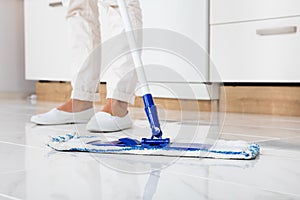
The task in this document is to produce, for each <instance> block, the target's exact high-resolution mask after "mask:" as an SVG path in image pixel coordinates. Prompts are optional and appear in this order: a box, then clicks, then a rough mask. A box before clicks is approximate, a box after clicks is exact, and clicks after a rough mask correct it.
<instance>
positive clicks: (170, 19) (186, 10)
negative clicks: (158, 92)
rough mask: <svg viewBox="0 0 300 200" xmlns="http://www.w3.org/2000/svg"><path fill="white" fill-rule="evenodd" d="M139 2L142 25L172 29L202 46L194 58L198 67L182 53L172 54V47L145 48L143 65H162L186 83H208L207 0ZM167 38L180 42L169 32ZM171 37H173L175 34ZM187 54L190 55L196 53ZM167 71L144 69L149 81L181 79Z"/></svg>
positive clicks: (143, 0)
mask: <svg viewBox="0 0 300 200" xmlns="http://www.w3.org/2000/svg"><path fill="white" fill-rule="evenodd" d="M141 5H142V11H143V23H144V28H154V29H163V30H169V31H172V32H174V34H175V35H176V34H181V35H183V36H185V37H187V38H189V39H190V40H191V41H193V43H194V44H195V45H198V46H199V49H201V50H200V51H199V52H197V54H198V56H197V61H198V63H200V64H198V66H192V65H191V63H189V62H194V61H192V60H185V59H184V58H183V57H181V56H184V55H175V54H172V49H156V50H155V49H154V50H151V49H150V50H149V49H148V50H145V51H144V52H143V61H144V64H145V65H146V66H147V65H158V66H159V65H162V66H165V67H166V68H165V69H167V68H169V69H170V70H171V71H173V72H174V74H178V75H180V76H182V78H183V79H184V80H185V81H187V82H197V83H200V82H207V81H208V64H207V63H208V60H207V58H208V56H207V50H208V1H207V0H200V1H199V0H141ZM170 37H171V38H170ZM170 37H169V38H165V39H166V40H169V41H171V42H173V43H174V44H176V43H178V44H180V42H182V41H177V40H174V39H173V37H172V35H170ZM174 38H176V36H175V37H174ZM153 40H155V38H153ZM182 43H184V42H182ZM154 44H155V42H154ZM174 46H175V45H174ZM183 46H184V44H183ZM154 48H155V46H154ZM190 49H192V48H190ZM199 49H198V50H199ZM164 50H167V51H164ZM168 51H169V52H168ZM190 53H191V54H193V53H196V52H190ZM187 59H189V58H187ZM195 68H196V70H195ZM167 71H168V70H162V71H161V72H159V73H158V72H157V70H151V69H147V68H146V73H147V77H148V80H149V81H153V82H182V80H178V78H177V77H176V76H172V72H171V73H168V72H167ZM198 71H200V72H201V75H200V74H198Z"/></svg>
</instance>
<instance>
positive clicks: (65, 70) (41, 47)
mask: <svg viewBox="0 0 300 200" xmlns="http://www.w3.org/2000/svg"><path fill="white" fill-rule="evenodd" d="M24 8H25V11H24V12H25V63H26V79H29V80H53V81H68V80H70V79H71V76H72V73H70V72H74V70H75V69H72V67H71V66H70V65H69V60H70V58H69V55H68V44H67V24H66V21H65V12H66V8H65V7H62V6H60V4H55V3H54V4H51V1H48V0H25V1H24Z"/></svg>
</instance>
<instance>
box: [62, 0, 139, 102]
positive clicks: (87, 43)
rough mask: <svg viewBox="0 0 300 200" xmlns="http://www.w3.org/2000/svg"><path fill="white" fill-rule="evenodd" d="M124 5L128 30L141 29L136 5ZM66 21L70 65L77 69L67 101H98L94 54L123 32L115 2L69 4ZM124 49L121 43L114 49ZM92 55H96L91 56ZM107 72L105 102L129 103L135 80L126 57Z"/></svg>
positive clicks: (75, 0) (134, 1)
mask: <svg viewBox="0 0 300 200" xmlns="http://www.w3.org/2000/svg"><path fill="white" fill-rule="evenodd" d="M126 2H127V6H128V7H127V8H128V12H129V15H130V18H131V21H132V26H133V27H134V29H141V28H142V14H141V9H140V4H139V1H138V0H126ZM99 16H100V20H99ZM66 19H67V21H68V25H69V43H70V44H71V45H70V53H71V58H72V60H71V65H73V66H76V69H78V70H77V71H76V73H75V75H74V78H73V79H72V81H71V84H72V87H73V91H72V95H71V98H73V99H79V100H86V101H95V100H99V98H100V95H99V92H98V91H99V89H98V86H99V82H100V80H99V77H100V69H101V67H100V65H101V55H99V54H98V53H97V52H100V51H99V48H100V47H101V46H100V47H99V45H101V41H104V40H107V39H108V38H112V37H114V36H116V35H118V34H121V33H123V32H124V26H123V21H122V18H121V16H120V12H119V8H118V4H117V0H100V1H98V0H69V2H68V11H67V17H66ZM126 46H127V48H128V43H126V44H125V43H124V42H122V43H121V44H118V46H117V48H120V49H122V48H123V49H124V48H126ZM95 49H96V51H95ZM106 50H107V49H106ZM93 51H94V52H96V54H95V53H94V55H93V53H92V52H93ZM105 53H107V52H105ZM102 55H103V54H102ZM109 68H110V70H109V71H110V73H109V74H108V78H107V79H108V80H107V98H113V99H117V100H121V101H125V102H129V103H133V102H134V95H133V94H134V90H135V86H136V82H137V78H136V74H135V72H134V70H133V69H134V66H133V62H132V58H131V56H130V54H126V55H125V56H121V57H120V58H119V59H118V60H117V61H115V62H113V64H112V65H111V66H110V67H109Z"/></svg>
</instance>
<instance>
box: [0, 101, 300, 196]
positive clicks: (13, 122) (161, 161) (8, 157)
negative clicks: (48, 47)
mask: <svg viewBox="0 0 300 200" xmlns="http://www.w3.org/2000/svg"><path fill="white" fill-rule="evenodd" d="M55 106H57V104H55V103H41V104H38V105H34V104H31V103H30V102H29V101H27V100H18V99H6V100H3V99H2V100H0V126H1V133H0V157H1V165H0V199H30V200H35V199H38V200H40V199H43V200H46V199H72V200H73V199H197V200H198V199H272V200H273V199H299V198H300V191H299V188H300V181H299V180H300V167H299V166H300V117H283V116H268V115H247V114H244V115H241V114H226V116H224V117H225V121H224V127H223V129H222V132H221V133H220V135H218V137H219V138H222V139H228V140H246V141H249V142H256V143H258V144H260V145H261V155H260V156H259V157H258V158H257V159H255V160H250V161H245V160H242V161H239V160H217V159H188V158H166V157H150V156H148V157H147V156H128V155H101V154H89V153H76V152H56V151H53V150H52V149H50V148H48V147H47V146H46V143H47V141H48V140H49V136H50V135H62V134H65V133H67V132H74V131H78V132H79V133H81V134H89V133H88V132H87V131H86V130H85V125H84V124H80V125H63V126H36V125H34V124H32V123H30V122H29V119H30V116H31V115H32V114H34V113H41V112H45V111H47V110H49V109H50V108H52V107H55ZM130 112H131V114H132V116H133V118H134V119H135V122H136V123H135V127H134V129H132V130H129V131H128V132H127V133H125V134H131V133H133V132H134V133H136V132H140V131H141V130H144V132H143V134H146V135H147V134H148V132H147V131H148V127H146V125H144V124H145V123H140V122H141V121H142V119H144V118H145V117H144V115H143V111H142V110H137V109H131V111H130ZM177 114H178V113H177ZM188 115H190V114H188ZM174 116H177V118H176V117H174ZM178 116H181V115H176V112H174V111H173V112H172V111H163V116H162V126H163V127H164V129H165V130H164V131H165V132H166V134H167V135H172V133H169V132H168V125H169V124H172V123H173V124H174V123H178V120H179V118H178ZM198 117H199V120H195V119H198V118H195V117H194V116H192V117H190V118H191V120H190V121H188V120H186V121H184V122H182V120H181V121H180V120H179V121H180V123H182V124H183V126H185V125H186V126H187V125H188V124H192V125H195V121H196V122H199V123H198V124H197V126H198V127H199V130H200V131H199V132H197V134H196V136H197V137H196V139H197V138H198V139H199V140H201V139H203V137H204V138H205V137H207V136H208V135H209V134H208V133H209V132H207V130H208V127H209V126H210V120H211V115H210V114H208V113H201V112H200V115H199V116H198ZM192 119H193V120H192ZM135 130H136V131H135ZM183 130H184V129H183ZM104 136H105V135H104ZM106 136H107V137H113V136H114V135H113V134H111V135H109V134H108V135H106ZM192 136H195V135H192ZM179 137H182V138H191V136H189V134H187V135H182V134H181V135H179ZM193 139H195V137H193Z"/></svg>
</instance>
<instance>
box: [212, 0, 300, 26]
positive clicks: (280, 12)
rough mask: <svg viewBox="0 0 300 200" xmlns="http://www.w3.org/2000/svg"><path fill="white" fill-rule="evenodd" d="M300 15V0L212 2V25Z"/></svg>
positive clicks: (226, 0) (228, 0)
mask: <svg viewBox="0 0 300 200" xmlns="http://www.w3.org/2000/svg"><path fill="white" fill-rule="evenodd" d="M296 15H300V1H299V0H275V1H274V0H225V1H224V0H210V23H211V24H221V23H230V22H240V21H249V20H258V19H269V18H277V17H287V16H296Z"/></svg>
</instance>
